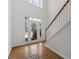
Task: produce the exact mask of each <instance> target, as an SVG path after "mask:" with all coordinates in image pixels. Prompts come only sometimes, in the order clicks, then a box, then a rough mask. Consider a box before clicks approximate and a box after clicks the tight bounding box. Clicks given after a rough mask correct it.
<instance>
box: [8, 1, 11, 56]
mask: <svg viewBox="0 0 79 59" xmlns="http://www.w3.org/2000/svg"><path fill="white" fill-rule="evenodd" d="M8 3H9V8H8V11H9V13H8V56H9V54H10V52H11V49H12V46H11V32H12V28H11V26H12V25H11V20H12V14H11V12H12V11H11V6H12V1H11V0H9V1H8Z"/></svg>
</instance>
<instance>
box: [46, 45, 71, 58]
mask: <svg viewBox="0 0 79 59" xmlns="http://www.w3.org/2000/svg"><path fill="white" fill-rule="evenodd" d="M45 47H46V48H48V49H50V50H51V51H54V52H55V53H57V54H58V55H60V56H61V57H63V58H64V59H71V58H68V57H67V56H65V55H63V54H61V53H59V52H58V51H56V50H54V49H51V48H50V47H49V46H47V45H45Z"/></svg>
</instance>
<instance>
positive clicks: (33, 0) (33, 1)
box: [28, 0, 43, 8]
mask: <svg viewBox="0 0 79 59" xmlns="http://www.w3.org/2000/svg"><path fill="white" fill-rule="evenodd" d="M28 2H29V3H30V4H33V5H35V6H37V7H40V8H42V7H43V1H42V0H28Z"/></svg>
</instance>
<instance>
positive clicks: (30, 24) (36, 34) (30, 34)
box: [25, 17, 42, 43]
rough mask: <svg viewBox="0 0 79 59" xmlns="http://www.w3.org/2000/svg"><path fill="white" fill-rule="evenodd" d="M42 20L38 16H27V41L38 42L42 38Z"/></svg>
mask: <svg viewBox="0 0 79 59" xmlns="http://www.w3.org/2000/svg"><path fill="white" fill-rule="evenodd" d="M41 25H42V21H41V20H40V19H37V18H32V17H25V41H26V42H27V43H34V42H38V41H40V40H41V39H42V27H41Z"/></svg>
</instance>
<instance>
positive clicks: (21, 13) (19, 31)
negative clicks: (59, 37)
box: [12, 0, 48, 47]
mask: <svg viewBox="0 0 79 59" xmlns="http://www.w3.org/2000/svg"><path fill="white" fill-rule="evenodd" d="M12 2H13V3H12V15H13V18H12V19H13V20H12V46H13V47H14V46H19V45H23V44H27V43H26V42H25V39H24V23H25V16H27V17H29V16H31V17H36V18H40V19H42V20H43V22H44V21H46V20H47V16H48V14H47V1H46V0H44V8H38V7H35V6H33V5H31V4H29V3H28V2H27V0H26V2H24V0H13V1H12ZM44 27H45V26H44V23H43V32H44ZM43 38H44V34H43Z"/></svg>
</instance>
